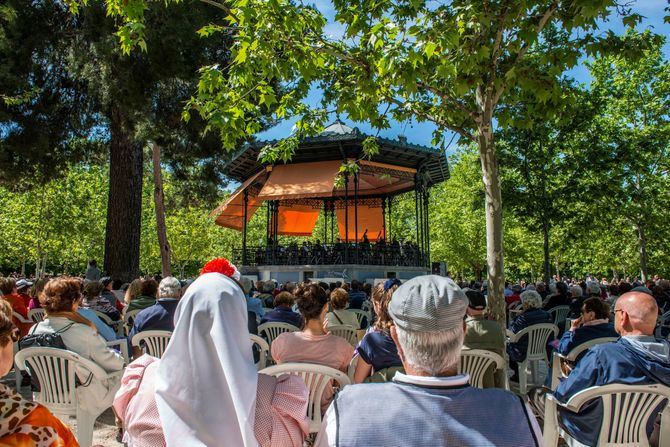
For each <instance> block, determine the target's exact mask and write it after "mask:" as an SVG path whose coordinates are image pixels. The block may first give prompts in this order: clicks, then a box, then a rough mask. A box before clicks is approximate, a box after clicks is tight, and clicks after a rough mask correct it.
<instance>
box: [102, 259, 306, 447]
mask: <svg viewBox="0 0 670 447" xmlns="http://www.w3.org/2000/svg"><path fill="white" fill-rule="evenodd" d="M222 271H226V272H228V270H227V269H224V270H222ZM235 272H236V270H235ZM228 273H230V272H228ZM234 274H235V273H233V275H234ZM238 275H239V274H238ZM244 301H245V300H244V294H243V292H242V289H241V288H240V287H239V285H238V284H236V283H235V281H234V280H233V279H231V278H229V277H227V276H225V275H224V274H222V273H205V274H203V275H201V276H200V277H199V278H198V279H196V280H195V282H194V283H193V284H192V285H191V286H190V287H189V289H188V291H187V292H186V294H185V295H184V297H183V298H182V299H181V300H180V302H179V305H178V306H177V311H176V313H175V320H176V322H175V328H174V332H173V334H172V339H171V340H170V344H169V346H168V348H167V350H166V351H165V353H164V354H163V358H162V359H160V360H158V359H155V358H153V357H150V356H148V355H143V356H142V357H140V358H139V359H137V360H135V361H134V362H133V363H131V364H130V365H129V366H128V368H127V369H126V372H125V374H124V376H123V385H122V387H121V389H120V390H119V392H118V393H117V395H116V398H115V400H114V410H115V413H116V414H117V416H118V417H119V419H120V420H121V421H122V424H123V428H124V437H123V440H124V442H125V443H126V445H128V447H137V446H163V445H174V446H182V445H183V446H205V445H207V446H215V445H222V442H223V443H224V444H225V445H231V446H252V445H253V446H255V445H260V446H261V447H301V446H302V444H303V440H304V438H305V435H306V434H307V433H308V431H309V421H308V419H307V416H306V415H307V401H308V395H309V394H308V390H307V387H306V386H305V383H304V382H303V381H302V380H301V379H300V378H299V377H297V376H290V375H284V376H281V377H279V378H275V377H271V376H267V375H264V374H258V373H257V372H256V368H255V366H254V361H253V357H252V355H251V350H250V349H247V347H248V346H249V338H248V337H249V336H248V334H247V331H246V326H247V321H246V319H247V309H246V304H245V302H244ZM195 327H207V328H210V329H208V330H202V331H200V330H193V328H195ZM250 418H253V420H254V423H253V424H251V423H250V422H249V421H250ZM224 441H225V442H224Z"/></svg>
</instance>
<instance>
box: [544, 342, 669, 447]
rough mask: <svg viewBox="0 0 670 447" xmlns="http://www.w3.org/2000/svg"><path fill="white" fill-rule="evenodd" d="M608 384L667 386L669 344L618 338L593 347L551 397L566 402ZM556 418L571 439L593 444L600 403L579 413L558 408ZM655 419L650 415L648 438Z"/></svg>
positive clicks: (586, 407) (599, 416)
mask: <svg viewBox="0 0 670 447" xmlns="http://www.w3.org/2000/svg"><path fill="white" fill-rule="evenodd" d="M641 341H644V342H645V344H644V345H643V344H642V343H640V342H641ZM611 383H621V384H626V385H644V384H652V383H659V384H662V385H665V386H670V342H668V341H667V340H654V338H653V337H621V338H620V339H619V340H618V341H617V342H616V343H604V344H602V345H596V346H594V347H592V348H591V349H589V351H588V352H587V353H586V354H585V355H584V357H582V359H581V360H580V361H579V363H577V366H576V367H575V369H574V370H573V371H572V372H571V373H570V375H569V376H568V377H567V378H566V379H565V380H564V381H563V382H561V383H560V384H559V385H558V387H556V391H554V396H556V398H557V399H558V400H559V401H561V402H567V401H568V399H570V397H572V396H573V395H574V394H576V393H577V392H579V391H582V390H585V389H586V388H590V387H592V386H602V385H608V384H611ZM559 414H560V419H561V423H562V425H563V426H564V427H565V428H566V429H567V430H568V432H569V433H570V434H571V435H572V436H573V437H574V438H575V439H577V440H578V441H579V442H581V443H582V444H586V445H595V444H596V443H597V441H598V432H599V430H600V424H601V422H602V401H601V400H600V399H594V400H593V401H591V402H588V403H586V404H585V405H584V406H583V407H582V410H581V411H580V412H579V413H573V412H571V411H568V410H564V409H561V408H560V407H559ZM655 417H656V414H653V415H652V417H651V419H650V421H648V423H647V433H648V434H649V433H650V432H651V428H652V423H653V420H654V419H655Z"/></svg>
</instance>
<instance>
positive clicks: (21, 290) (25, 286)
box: [16, 279, 33, 308]
mask: <svg viewBox="0 0 670 447" xmlns="http://www.w3.org/2000/svg"><path fill="white" fill-rule="evenodd" d="M32 286H33V283H31V282H30V281H28V280H27V279H19V280H18V281H16V294H17V295H18V296H19V297H21V299H22V300H23V304H24V305H25V306H26V308H28V307H29V306H30V295H29V294H28V292H30V288H31V287H32Z"/></svg>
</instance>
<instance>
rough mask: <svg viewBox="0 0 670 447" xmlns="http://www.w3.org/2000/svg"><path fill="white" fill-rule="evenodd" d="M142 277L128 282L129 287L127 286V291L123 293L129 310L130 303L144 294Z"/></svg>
mask: <svg viewBox="0 0 670 447" xmlns="http://www.w3.org/2000/svg"><path fill="white" fill-rule="evenodd" d="M143 282H144V281H142V279H140V278H137V279H135V280H133V282H131V283H130V284H128V287H127V288H126V292H125V294H124V295H123V302H124V303H125V305H126V310H128V306H129V305H130V303H131V302H133V301H134V300H135V298H137V297H139V296H140V295H141V294H142V283H143Z"/></svg>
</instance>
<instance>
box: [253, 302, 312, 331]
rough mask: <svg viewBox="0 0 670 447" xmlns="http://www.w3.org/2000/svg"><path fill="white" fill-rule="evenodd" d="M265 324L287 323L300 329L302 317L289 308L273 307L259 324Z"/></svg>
mask: <svg viewBox="0 0 670 447" xmlns="http://www.w3.org/2000/svg"><path fill="white" fill-rule="evenodd" d="M265 323H288V324H292V325H293V326H295V327H297V328H301V327H302V315H300V314H297V313H295V312H293V311H292V310H291V308H290V307H283V306H280V307H275V308H274V309H272V310H271V311H270V312H268V313H266V314H265V315H263V318H261V324H265Z"/></svg>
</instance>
